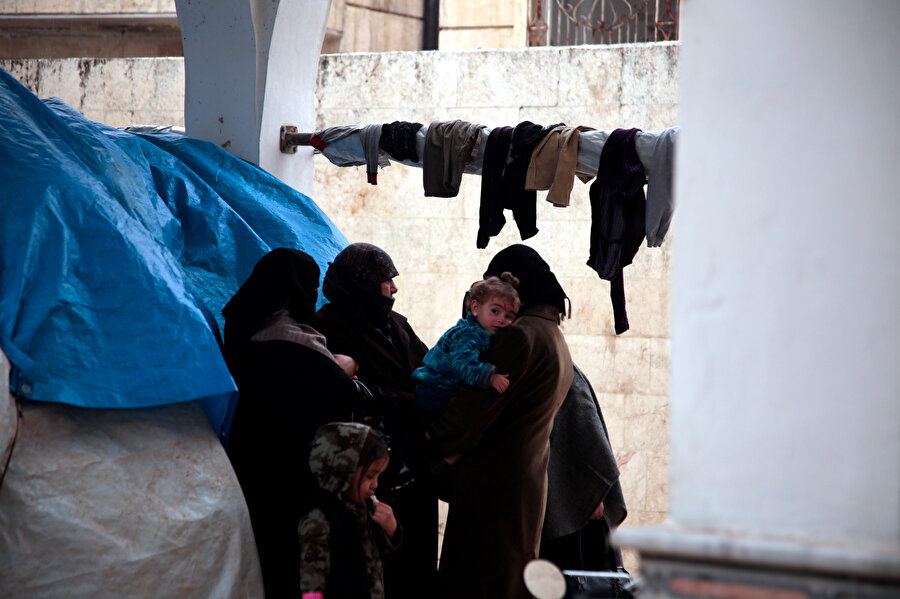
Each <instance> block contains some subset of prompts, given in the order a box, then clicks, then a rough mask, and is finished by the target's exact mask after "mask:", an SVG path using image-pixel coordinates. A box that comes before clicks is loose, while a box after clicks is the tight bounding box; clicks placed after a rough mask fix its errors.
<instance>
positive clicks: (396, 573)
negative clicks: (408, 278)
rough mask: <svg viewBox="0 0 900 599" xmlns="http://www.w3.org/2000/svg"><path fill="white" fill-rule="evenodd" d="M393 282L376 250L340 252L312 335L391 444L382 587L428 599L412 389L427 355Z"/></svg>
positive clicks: (427, 521)
mask: <svg viewBox="0 0 900 599" xmlns="http://www.w3.org/2000/svg"><path fill="white" fill-rule="evenodd" d="M397 274H398V273H397V269H396V267H395V266H394V262H393V260H391V257H390V256H389V255H388V254H387V252H385V251H384V250H382V249H381V248H379V247H376V246H374V245H372V244H369V243H353V244H351V245H349V246H347V247H346V248H344V249H343V250H342V251H341V252H340V253H339V254H338V255H337V256H335V258H334V261H333V262H332V263H331V264H330V265H329V266H328V270H327V271H326V273H325V281H324V282H323V284H322V292H323V293H324V294H325V298H326V299H327V300H329V302H330V303H329V304H326V305H325V306H323V307H322V308H321V309H320V310H319V312H318V313H317V314H316V328H317V329H319V330H320V331H321V332H322V333H323V334H324V335H325V337H326V338H327V339H328V347H329V348H330V349H331V351H333V352H336V353H341V354H348V355H349V356H351V357H352V358H353V359H355V360H356V362H357V364H359V371H358V373H357V375H358V376H359V379H360V380H361V381H362V382H363V383H365V384H366V385H367V386H368V387H369V389H371V391H372V393H373V394H374V396H375V404H377V409H378V410H380V414H378V415H377V416H376V419H380V418H382V417H383V421H384V428H385V431H386V432H387V434H388V435H389V436H390V438H391V464H390V467H389V469H388V471H387V472H385V473H384V474H383V475H382V476H381V479H380V483H379V488H378V495H379V496H380V497H381V498H382V499H385V500H386V501H387V502H388V503H389V504H390V505H391V506H392V507H393V508H394V514H395V515H396V517H397V520H398V522H400V523H401V525H402V526H403V530H404V539H403V545H402V546H401V547H400V549H399V550H397V551H396V552H394V553H392V554H391V555H389V556H387V557H386V558H385V561H384V569H385V584H386V587H387V589H388V591H389V592H390V595H391V597H392V598H393V599H429V598H430V597H432V596H433V593H434V587H435V579H436V569H437V546H438V502H437V493H436V491H435V490H434V486H433V484H432V482H431V478H430V474H429V468H428V455H429V451H430V449H429V446H428V443H427V440H426V438H425V429H424V426H423V424H422V422H421V421H420V420H419V418H418V415H417V414H416V411H415V404H414V399H413V390H414V386H413V381H412V372H413V370H415V369H416V368H418V367H419V366H421V365H422V359H423V358H424V357H425V354H426V353H427V352H428V347H427V346H426V345H425V344H424V343H422V341H421V340H420V339H419V338H418V337H417V336H416V334H415V332H414V331H413V330H412V327H410V325H409V323H408V322H407V321H406V318H405V317H404V316H402V315H401V314H398V313H397V312H394V310H393V305H394V298H393V295H394V293H396V292H397V286H396V285H395V284H394V281H393V279H394V277H396V276H397Z"/></svg>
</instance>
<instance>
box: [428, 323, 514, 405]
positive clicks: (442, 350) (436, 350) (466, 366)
mask: <svg viewBox="0 0 900 599" xmlns="http://www.w3.org/2000/svg"><path fill="white" fill-rule="evenodd" d="M490 343H491V334H490V333H489V332H487V331H486V330H484V329H483V328H481V325H480V324H478V321H477V320H476V319H475V317H474V316H473V315H472V313H471V312H470V313H469V315H468V316H466V318H461V319H460V320H459V322H457V323H456V324H455V325H454V326H453V327H452V328H451V329H449V330H448V331H447V332H446V333H444V334H443V335H441V338H440V339H438V342H437V343H436V344H435V345H434V347H432V348H431V349H430V350H429V351H428V353H427V354H425V360H424V361H425V365H424V366H422V367H421V368H417V369H416V370H415V371H414V372H413V375H412V376H413V379H414V380H416V381H418V382H419V383H422V384H425V385H427V386H429V387H432V388H435V389H447V390H454V389H456V388H457V387H459V384H460V383H468V384H469V385H472V386H473V387H478V388H480V389H487V388H488V387H490V385H491V377H492V376H493V375H494V374H496V373H497V367H496V366H494V365H493V364H489V363H487V362H482V361H481V352H483V351H484V350H486V349H487V347H488V345H490Z"/></svg>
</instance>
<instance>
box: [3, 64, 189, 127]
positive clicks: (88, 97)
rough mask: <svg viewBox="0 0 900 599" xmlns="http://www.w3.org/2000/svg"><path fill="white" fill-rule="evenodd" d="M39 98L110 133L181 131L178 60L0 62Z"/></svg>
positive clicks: (181, 93) (180, 69) (181, 88)
mask: <svg viewBox="0 0 900 599" xmlns="http://www.w3.org/2000/svg"><path fill="white" fill-rule="evenodd" d="M0 68H3V69H6V70H7V71H9V72H10V73H11V74H12V75H13V76H14V77H16V78H17V79H18V80H19V81H20V82H22V84H24V85H25V86H26V87H28V89H30V90H31V91H32V92H34V93H35V94H36V95H37V96H38V97H40V98H48V97H52V96H55V97H58V98H61V99H62V100H63V101H65V102H66V103H67V104H69V105H70V106H72V107H73V108H75V109H77V110H78V111H79V112H81V113H82V114H84V115H85V116H87V117H88V118H90V119H93V120H95V121H100V122H101V123H106V124H107V125H111V126H113V127H125V126H128V125H177V126H179V127H183V126H184V60H183V59H182V58H127V59H119V58H66V59H38V60H32V59H21V60H0Z"/></svg>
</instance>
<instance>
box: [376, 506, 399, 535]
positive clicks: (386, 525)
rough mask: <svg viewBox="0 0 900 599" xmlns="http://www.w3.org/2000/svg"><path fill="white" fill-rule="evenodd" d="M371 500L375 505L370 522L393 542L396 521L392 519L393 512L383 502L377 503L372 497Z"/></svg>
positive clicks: (395, 532)
mask: <svg viewBox="0 0 900 599" xmlns="http://www.w3.org/2000/svg"><path fill="white" fill-rule="evenodd" d="M372 500H373V502H374V503H375V513H373V514H372V520H374V521H375V522H376V523H377V524H378V526H380V527H381V528H383V529H384V534H386V535H387V536H388V538H389V539H391V540H392V541H393V540H394V535H395V534H397V519H396V518H394V510H392V509H391V506H389V505H388V504H386V503H384V502H383V501H378V500H377V499H375V498H374V497H373V498H372Z"/></svg>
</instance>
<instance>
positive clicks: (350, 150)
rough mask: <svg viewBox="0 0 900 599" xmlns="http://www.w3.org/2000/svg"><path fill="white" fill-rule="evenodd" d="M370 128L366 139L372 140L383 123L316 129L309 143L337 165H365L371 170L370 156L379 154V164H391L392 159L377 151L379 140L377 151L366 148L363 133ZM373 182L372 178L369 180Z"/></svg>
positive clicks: (382, 166)
mask: <svg viewBox="0 0 900 599" xmlns="http://www.w3.org/2000/svg"><path fill="white" fill-rule="evenodd" d="M366 129H368V133H367V134H366V139H369V140H371V138H372V137H375V135H373V134H374V133H376V132H377V131H378V130H380V129H381V125H380V124H378V125H367V126H366V127H360V126H359V125H339V126H336V127H328V128H326V129H320V130H319V131H316V132H315V133H314V134H313V136H312V138H311V139H310V142H309V145H311V146H312V147H314V148H315V149H316V151H317V152H318V153H320V154H322V155H323V156H325V158H327V159H328V161H329V162H331V164H333V165H335V166H363V165H366V171H367V172H369V169H370V168H371V167H369V160H368V158H369V156H370V155H373V156H377V165H379V166H381V168H385V167H387V166H390V165H391V161H390V160H389V159H388V157H387V156H385V155H384V154H383V153H380V152H377V149H378V141H377V139H376V141H375V152H374V153H373V152H372V150H371V146H369V149H368V150H367V149H366V144H365V143H363V137H362V133H363V131H364V130H366ZM369 182H370V183H371V180H370V181H369Z"/></svg>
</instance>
